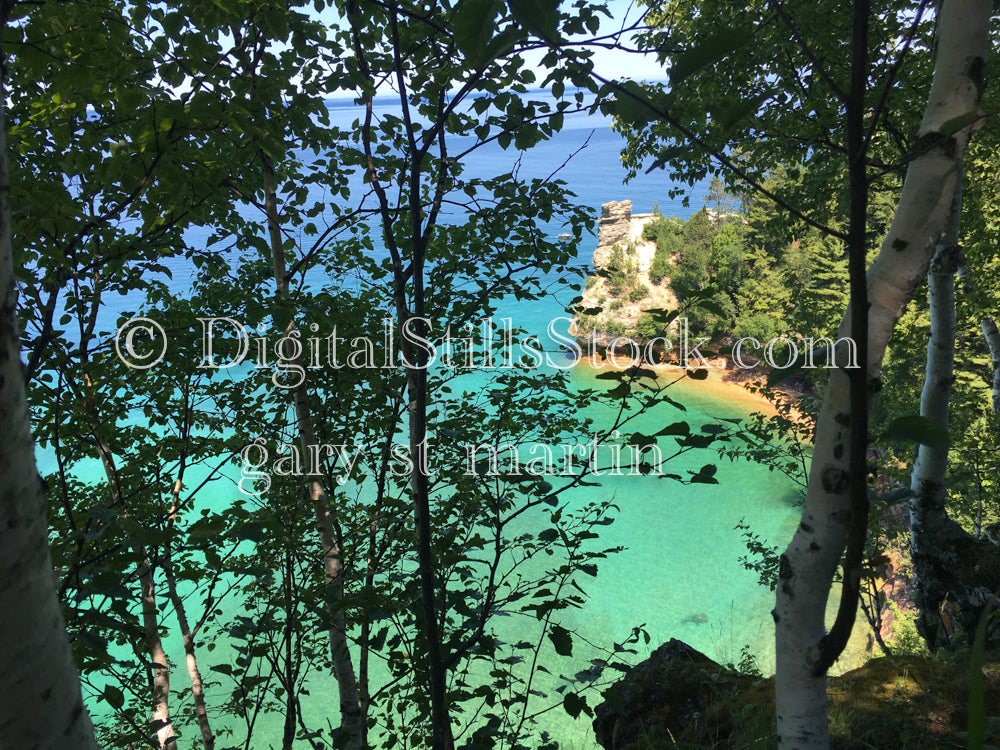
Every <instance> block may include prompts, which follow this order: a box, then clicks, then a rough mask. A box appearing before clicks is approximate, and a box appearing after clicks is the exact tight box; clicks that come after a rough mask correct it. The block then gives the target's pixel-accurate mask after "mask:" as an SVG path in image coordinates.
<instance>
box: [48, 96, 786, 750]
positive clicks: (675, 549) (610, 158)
mask: <svg viewBox="0 0 1000 750" xmlns="http://www.w3.org/2000/svg"><path fill="white" fill-rule="evenodd" d="M344 106H346V105H342V104H338V105H336V106H335V107H334V109H333V113H334V118H335V120H338V121H341V124H346V123H349V121H350V119H352V118H353V114H352V113H351V112H349V111H348V110H346V109H343V107H344ZM584 144H586V147H585V149H584V151H583V152H582V153H581V154H580V155H578V156H577V157H576V158H574V159H572V160H571V161H570V162H569V163H568V164H567V165H566V166H565V167H564V168H563V169H562V171H561V172H560V174H559V177H560V178H561V179H563V180H565V181H566V182H567V183H568V184H569V186H570V187H571V189H573V190H574V191H575V192H576V193H577V195H578V197H579V201H580V202H581V203H583V204H586V205H589V206H592V207H593V208H594V210H595V211H599V208H600V204H601V203H603V202H606V201H609V200H619V199H625V198H630V199H632V200H633V202H634V210H635V212H637V213H638V212H646V211H649V210H651V209H652V207H653V205H654V203H658V204H659V206H660V208H661V209H662V210H663V212H664V213H666V214H668V215H669V214H671V213H674V214H677V215H679V216H681V217H686V216H688V215H690V213H691V212H693V211H694V210H697V209H698V208H700V206H701V204H702V198H701V196H702V195H703V194H704V192H705V188H706V186H705V185H699V186H696V187H695V188H694V189H693V191H692V196H693V197H692V198H691V204H690V206H685V205H683V204H682V203H681V202H680V199H673V200H671V199H669V198H668V196H667V193H668V190H669V188H670V185H669V184H667V183H666V182H665V181H664V180H663V179H662V177H661V176H660V175H658V174H652V175H642V176H640V177H639V178H637V180H636V181H635V182H634V183H633V184H631V185H629V186H621V184H620V183H621V181H622V179H623V177H624V170H623V169H622V168H621V166H620V163H619V159H618V153H619V150H620V148H621V141H620V139H619V138H618V137H617V136H615V135H614V134H613V133H611V132H610V130H609V129H608V123H607V121H605V120H603V119H600V118H586V117H583V116H577V117H570V118H567V123H566V129H565V130H564V131H563V132H562V133H560V134H559V135H558V136H557V137H556V138H554V139H553V140H552V141H550V142H548V143H544V144H542V145H541V146H539V147H538V148H536V149H534V150H533V151H532V152H531V153H530V154H529V155H528V156H527V157H526V158H525V160H524V164H523V165H522V170H523V171H524V172H525V173H526V174H528V175H533V176H543V175H547V174H549V173H550V172H552V171H553V170H554V169H555V168H556V167H558V166H559V165H560V164H562V163H563V161H565V159H566V156H567V154H569V153H571V152H573V151H575V150H577V149H578V148H580V147H582V146H584ZM515 156H516V154H512V153H508V152H503V151H501V150H499V149H493V150H490V151H487V152H483V153H481V154H479V155H478V156H477V157H476V158H475V160H474V161H472V162H471V163H470V164H469V166H468V168H469V169H470V170H473V171H475V172H476V173H477V174H482V175H483V176H486V175H490V174H495V173H498V172H502V171H506V170H509V169H510V168H511V160H512V159H513V158H514V157H515ZM551 231H552V232H553V233H554V234H555V233H559V232H561V231H564V228H563V227H560V226H553V227H552V228H551ZM194 241H197V238H195V240H194ZM594 244H595V240H594V239H593V238H592V239H591V240H590V241H589V242H585V243H584V244H583V246H582V247H581V251H580V259H581V261H582V262H589V259H590V254H591V253H592V251H593V248H594ZM174 272H175V282H176V283H177V284H184V283H186V281H187V279H189V278H190V274H191V272H192V269H191V268H189V267H186V266H185V265H184V264H183V263H181V262H179V261H178V262H175V263H174ZM574 294H575V292H573V291H571V290H562V291H561V292H559V294H558V295H557V296H554V297H550V298H547V299H544V300H540V301H536V302H531V303H513V302H512V303H505V304H504V305H503V308H502V314H503V315H509V316H510V317H512V318H513V319H514V321H515V324H516V325H519V326H522V327H524V328H526V329H527V330H529V331H535V332H539V333H540V332H542V331H544V330H545V327H546V326H547V324H548V322H549V321H550V320H552V319H553V318H555V317H558V316H560V315H564V314H565V310H564V307H565V305H566V304H568V302H569V301H570V299H571V298H572V296H573V295H574ZM121 305H122V308H121V309H122V310H125V309H129V308H128V305H129V302H127V301H123V302H122V303H121ZM109 313H110V314H111V317H112V319H113V318H114V317H115V314H116V311H109ZM594 375H595V373H594V372H593V371H591V370H589V369H588V368H587V367H586V366H584V365H581V366H578V367H577V368H576V369H575V370H574V372H573V375H572V377H573V380H574V382H575V383H577V384H578V385H579V386H581V387H590V386H597V387H607V382H606V381H597V380H595V379H594ZM670 394H671V396H672V397H673V398H674V399H675V400H676V401H678V402H681V403H683V404H684V405H685V406H686V407H687V411H686V412H684V413H682V412H679V411H678V410H676V409H675V408H674V407H671V406H669V405H664V406H662V407H660V408H659V409H657V410H656V411H654V412H651V413H649V414H647V415H644V416H642V417H641V418H640V419H639V420H638V421H637V422H635V423H634V424H632V425H631V426H630V430H639V431H642V432H645V433H647V434H648V433H652V432H655V431H656V430H658V429H660V427H662V426H664V425H665V424H668V423H671V422H675V421H678V420H680V419H687V420H688V421H690V422H691V424H692V430H693V431H695V432H697V431H698V429H699V428H700V426H701V425H702V424H705V423H709V422H712V421H714V420H716V419H720V418H738V417H745V416H747V414H748V413H749V411H750V410H751V408H752V405H751V404H750V403H749V402H748V401H747V400H746V399H745V398H740V397H738V395H733V393H732V392H731V391H730V392H724V391H722V390H720V389H718V388H715V389H708V388H705V387H704V386H703V385H702V384H700V383H699V382H697V381H693V380H690V379H684V380H682V381H681V382H679V383H678V384H677V385H675V386H673V387H672V389H671V391H670ZM592 416H594V417H595V418H596V419H598V426H599V427H600V426H601V425H602V424H606V422H602V420H607V419H610V415H609V414H608V413H606V412H605V413H603V414H602V411H601V408H600V407H598V406H596V405H595V407H594V410H593V413H592ZM670 441H671V439H670V438H666V439H664V440H662V441H661V442H662V443H663V444H664V446H669V445H670ZM706 463H715V464H717V465H718V467H719V468H718V473H717V474H716V478H717V479H718V484H714V485H704V484H694V485H690V484H684V485H682V484H680V483H678V482H676V481H674V480H671V479H663V478H656V477H646V476H628V475H625V476H605V477H603V478H602V480H601V485H600V487H592V488H586V489H584V490H578V491H577V493H578V494H577V495H575V496H572V498H575V500H572V501H574V502H581V503H582V502H585V501H586V500H587V499H588V498H602V499H604V498H607V499H611V500H613V501H614V503H615V504H616V505H617V506H618V508H619V510H618V511H617V513H616V518H615V522H614V523H613V525H610V526H605V527H601V538H600V540H599V541H597V542H595V547H596V546H600V547H601V548H604V547H618V546H620V547H623V548H625V549H624V551H622V552H621V553H619V554H614V555H611V556H610V557H609V558H608V559H607V560H604V561H603V562H602V563H601V565H600V569H599V573H598V575H597V577H596V578H590V577H585V578H584V580H583V581H582V583H584V584H585V587H586V591H587V595H588V599H587V603H586V605H585V606H584V607H583V608H582V609H579V610H573V609H569V610H563V611H562V612H560V615H559V622H560V623H561V624H562V626H563V627H566V628H567V629H570V630H574V631H578V633H579V634H580V635H581V636H583V638H584V639H586V640H587V641H590V642H592V643H594V644H601V645H603V646H605V647H610V646H611V644H613V643H614V642H616V641H622V640H624V639H625V638H627V637H628V635H629V634H630V633H631V632H632V629H633V628H634V627H636V626H643V627H644V628H645V629H646V631H648V633H649V634H650V643H649V645H648V646H647V645H646V644H645V643H644V642H643V641H640V642H639V645H638V646H637V650H638V653H637V654H635V655H627V656H628V657H629V658H630V659H633V660H638V659H641V658H644V657H645V656H647V655H648V653H649V651H650V650H652V649H653V648H655V647H656V646H658V645H659V644H661V643H662V642H664V641H665V640H667V639H670V638H678V639H681V640H684V641H686V642H688V643H690V644H691V645H692V646H694V647H695V648H697V649H699V650H702V651H704V652H705V653H706V654H708V655H709V656H711V657H712V658H714V659H716V660H718V661H720V662H723V663H725V662H729V661H733V662H736V661H738V660H739V658H740V651H741V648H742V647H743V646H744V645H748V646H749V647H750V650H751V651H752V652H753V653H754V654H755V655H756V657H757V660H758V663H759V664H760V666H761V668H762V669H763V670H764V671H765V672H767V671H769V670H771V669H773V653H774V645H773V624H772V620H771V616H770V610H771V608H772V607H773V594H772V593H771V592H769V591H767V590H766V589H762V588H761V587H760V586H759V585H758V584H757V581H756V576H755V574H752V573H749V572H747V571H745V570H744V569H743V568H742V566H741V564H740V562H739V558H740V556H741V555H744V554H746V550H745V547H744V545H743V540H742V537H741V535H740V532H739V531H737V530H735V529H734V527H735V525H736V524H737V523H738V522H739V521H740V520H741V519H746V521H747V522H749V523H750V524H752V526H753V529H754V531H755V532H756V533H757V534H759V535H760V536H762V537H763V538H764V539H766V540H770V541H771V542H773V543H775V544H781V545H783V544H784V543H785V542H786V540H787V539H788V538H789V537H790V535H791V532H792V530H793V529H794V524H795V521H796V517H797V514H796V512H795V509H794V507H793V502H794V499H795V488H794V486H793V485H792V483H791V482H790V481H789V480H788V479H786V478H785V477H783V476H782V475H781V474H778V473H772V472H769V471H768V470H767V469H766V468H765V467H761V466H757V465H752V464H748V463H746V462H738V463H732V462H730V461H729V460H725V459H720V458H719V457H718V455H717V454H716V453H715V452H714V450H713V449H711V448H709V449H706V450H701V451H694V452H692V453H689V454H686V455H683V456H681V457H679V458H677V459H674V461H672V462H671V463H670V464H669V465H665V467H664V470H665V471H669V472H671V473H676V474H679V475H681V476H688V472H689V471H690V472H695V471H697V470H698V469H700V468H701V467H702V466H703V465H704V464H706ZM40 464H41V468H42V470H43V472H44V471H46V470H51V469H52V468H53V467H52V465H51V461H50V457H48V456H46V455H45V454H41V455H40ZM98 468H99V467H96V466H94V467H90V469H98ZM90 469H85V470H84V472H83V474H84V476H85V478H86V477H87V476H89V477H90V478H91V479H93V480H95V481H98V480H99V479H100V473H99V471H94V472H93V473H91V471H90ZM233 496H234V497H236V496H237V495H236V493H235V489H234V491H233ZM572 498H571V499H572ZM227 611H229V610H227ZM506 619H507V621H505V622H502V623H498V625H497V628H498V632H499V633H500V634H501V635H502V636H504V637H507V638H512V639H513V638H516V637H518V628H519V627H521V626H520V625H518V621H517V619H516V618H506ZM534 628H535V624H534V623H530V622H529V623H527V625H526V631H525V632H526V633H531V634H533V633H534V632H535V630H534ZM525 637H529V636H525ZM530 637H533V635H531V636H530ZM577 644H578V646H577V648H575V650H574V657H575V658H574V659H573V660H570V659H566V658H563V657H559V656H557V655H556V654H555V652H554V649H553V647H552V645H551V644H550V643H546V644H545V646H544V647H543V649H542V661H541V663H542V665H543V666H546V667H547V668H548V669H549V670H550V671H551V672H552V673H553V674H554V675H561V674H563V675H572V674H574V673H575V672H576V671H578V670H580V669H583V668H585V667H586V666H588V658H589V657H590V656H593V655H594V653H593V652H592V651H591V650H589V649H587V648H585V647H584V646H583V642H582V641H577ZM168 648H169V650H170V657H171V659H172V661H173V663H174V665H175V666H176V669H175V672H174V686H175V687H178V688H179V687H181V686H182V685H183V684H184V683H185V681H186V675H184V670H183V663H184V657H183V650H182V648H181V645H180V642H179V639H178V638H175V637H173V636H172V637H171V638H170V639H169V641H168ZM225 650H226V649H225V647H224V644H222V646H221V647H220V648H219V649H217V650H216V652H215V653H214V654H212V655H209V654H202V660H203V662H204V663H205V667H207V665H210V664H213V663H220V662H222V661H225V658H224V657H223V654H224V653H225ZM205 667H203V668H205ZM206 671H207V669H206ZM323 683H325V684H330V683H329V682H326V681H325V680H324V681H323ZM557 684H559V680H558V678H557V677H551V678H550V677H546V676H544V675H541V676H540V677H539V681H538V682H537V683H536V685H537V686H538V687H540V688H542V689H543V690H550V689H551V688H553V687H555V685H557ZM557 697H558V696H557ZM587 700H588V702H589V703H590V705H591V706H593V705H594V703H595V702H596V699H595V696H594V695H593V693H591V694H588V695H587ZM210 702H211V698H210ZM336 704H337V701H336V696H335V693H333V692H330V690H327V689H326V688H323V687H322V684H317V687H316V688H314V689H313V690H312V694H311V696H309V698H307V699H304V709H305V711H306V712H307V721H308V722H309V723H310V724H311V725H313V726H316V727H322V726H325V725H326V719H327V718H330V719H331V720H333V723H334V724H336V720H335V718H334V717H331V716H330V711H331V710H332V709H334V707H335V706H336ZM544 705H545V703H544V702H543V701H541V699H539V700H538V703H537V706H536V707H537V709H540V708H542V707H544ZM94 708H95V709H96V711H97V713H100V710H101V707H100V706H95V707H94ZM540 726H541V727H543V728H545V729H547V730H548V731H549V732H551V733H552V734H553V735H554V736H555V737H556V738H558V739H559V740H560V741H561V742H562V743H563V746H564V747H574V748H585V747H593V746H594V742H593V733H592V731H591V729H590V719H589V718H587V717H586V716H581V718H580V719H578V720H576V721H573V720H571V719H570V718H569V717H568V716H567V715H566V714H565V713H564V712H563V711H562V709H561V708H557V709H556V710H553V711H551V712H549V713H548V714H547V715H546V716H545V717H543V718H542V719H541V720H540ZM233 728H234V729H237V731H238V726H236V725H233ZM280 731H281V727H280V721H279V720H277V719H270V718H267V719H262V720H261V722H260V723H259V725H258V727H257V731H256V732H255V739H254V741H253V743H252V746H253V747H267V746H268V745H270V744H280ZM193 733H195V730H194V728H193V723H192V725H191V729H190V730H189V734H193ZM226 744H228V742H227V743H226Z"/></svg>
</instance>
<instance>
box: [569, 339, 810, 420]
mask: <svg viewBox="0 0 1000 750" xmlns="http://www.w3.org/2000/svg"><path fill="white" fill-rule="evenodd" d="M591 356H593V357H594V358H595V361H597V362H598V363H599V365H598V367H594V366H592V365H591ZM720 362H723V363H725V365H726V366H725V367H718V366H715V365H718V364H719V363H720ZM709 364H710V365H713V366H710V367H707V368H683V367H680V366H679V365H675V364H663V363H661V364H660V365H658V366H656V367H655V368H654V367H651V366H648V365H646V367H647V369H651V370H653V371H654V372H655V373H656V381H657V383H660V384H662V383H664V382H672V381H674V380H677V379H678V378H681V379H682V380H683V381H684V382H685V383H686V384H687V385H686V387H689V388H698V389H701V390H702V391H703V392H704V393H707V394H710V395H711V396H713V397H717V398H720V399H721V400H725V401H726V402H729V403H732V404H733V405H735V406H740V407H742V408H747V409H748V410H751V411H759V412H762V413H764V414H766V415H767V416H773V415H775V414H777V413H778V410H777V408H776V407H775V405H774V404H773V403H771V402H770V401H768V400H767V399H766V398H764V397H763V396H761V395H760V394H756V393H752V392H751V391H750V390H748V389H747V387H746V385H747V384H750V383H754V382H760V383H763V382H765V381H766V380H767V372H765V371H763V370H760V371H738V370H734V369H733V368H731V367H729V366H728V364H729V363H728V361H727V360H726V358H725V357H716V358H713V359H711V360H710V362H709ZM573 369H574V370H575V371H578V372H583V373H587V374H588V375H591V376H593V375H596V374H598V373H600V372H607V371H608V370H616V371H619V372H622V371H624V370H627V369H628V368H627V367H622V366H621V365H620V364H618V365H615V364H612V363H611V362H610V361H609V360H608V359H607V358H605V357H603V356H601V354H599V353H592V354H588V356H586V357H583V358H582V359H580V361H579V362H578V363H577V364H576V365H575V367H574V368H573ZM695 369H704V370H706V371H707V372H708V377H707V378H704V379H702V380H695V379H694V378H690V377H685V373H686V372H692V371H694V370H695ZM780 391H781V393H782V395H783V396H785V397H786V398H788V397H794V396H795V395H798V394H799V393H800V392H801V389H789V388H787V387H785V388H780Z"/></svg>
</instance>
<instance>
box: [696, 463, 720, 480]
mask: <svg viewBox="0 0 1000 750" xmlns="http://www.w3.org/2000/svg"><path fill="white" fill-rule="evenodd" d="M716 471H718V467H717V466H714V465H713V464H705V465H704V466H702V467H701V469H699V470H698V473H697V474H692V475H691V482H692V483H694V484H718V483H719V480H718V479H716V478H715V472H716Z"/></svg>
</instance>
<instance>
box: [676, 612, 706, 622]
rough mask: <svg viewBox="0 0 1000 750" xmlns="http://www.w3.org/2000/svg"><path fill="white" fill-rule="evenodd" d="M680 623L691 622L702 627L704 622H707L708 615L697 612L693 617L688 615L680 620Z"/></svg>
mask: <svg viewBox="0 0 1000 750" xmlns="http://www.w3.org/2000/svg"><path fill="white" fill-rule="evenodd" d="M681 622H693V623H694V624H695V625H704V624H705V623H706V622H708V615H706V614H705V613H704V612H698V613H696V614H693V615H688V616H687V617H685V618H684V619H683V620H681Z"/></svg>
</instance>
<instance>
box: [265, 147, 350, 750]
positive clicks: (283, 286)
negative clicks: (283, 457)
mask: <svg viewBox="0 0 1000 750" xmlns="http://www.w3.org/2000/svg"><path fill="white" fill-rule="evenodd" d="M261 162H262V165H263V172H264V210H265V211H266V213H267V227H268V233H269V236H270V242H271V256H272V259H273V263H274V280H275V283H276V284H277V287H278V294H279V295H280V296H282V297H284V298H286V299H288V298H290V295H289V291H288V278H287V270H286V264H285V253H284V249H283V246H282V244H283V243H282V240H281V228H280V223H279V220H278V205H277V195H276V193H277V189H276V186H275V177H274V162H273V161H272V160H271V157H269V156H267V155H266V154H262V155H261ZM292 326H293V323H289V331H291V330H292ZM294 364H301V362H300V358H296V360H295V362H294ZM293 395H294V398H295V418H296V421H297V427H298V433H299V439H300V443H301V445H302V455H303V456H308V455H309V454H310V448H309V446H312V445H316V435H315V432H314V431H313V423H312V415H311V413H310V411H309V391H308V389H307V388H306V385H305V382H304V381H303V382H302V383H301V384H300V385H299V386H297V387H296V388H295V389H294V390H293ZM309 497H310V499H311V500H312V506H313V511H314V513H315V516H316V528H317V530H318V532H319V540H320V546H321V548H322V552H323V581H324V586H325V598H326V607H327V613H328V615H329V618H330V627H329V631H328V632H329V636H330V654H331V656H332V658H333V669H334V673H335V675H336V678H337V687H338V690H339V694H340V716H341V722H342V729H343V730H344V731H345V732H346V734H347V748H348V750H360V748H363V747H366V746H367V736H366V735H367V721H366V717H365V716H364V715H363V714H362V712H361V704H360V702H359V700H358V680H357V676H356V674H355V672H354V662H353V661H352V659H351V652H350V649H349V643H348V639H347V618H346V616H345V615H344V608H343V606H342V605H341V601H342V600H343V598H344V563H343V559H342V555H343V550H342V545H341V540H340V538H339V537H338V535H337V533H336V523H335V514H334V509H333V504H332V503H331V502H330V498H329V497H327V494H326V490H325V489H324V488H323V485H322V483H321V482H318V481H316V480H315V479H314V480H312V481H310V482H309Z"/></svg>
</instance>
